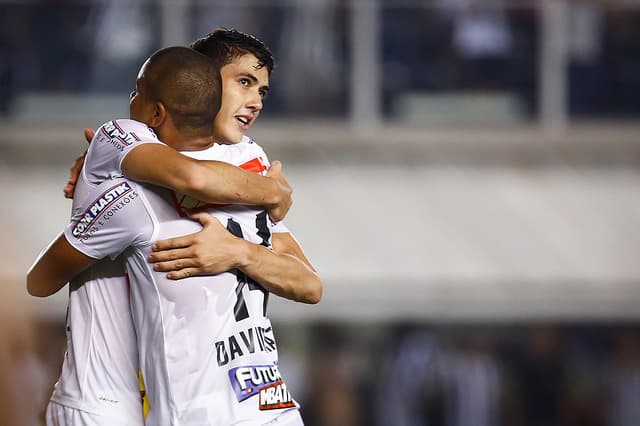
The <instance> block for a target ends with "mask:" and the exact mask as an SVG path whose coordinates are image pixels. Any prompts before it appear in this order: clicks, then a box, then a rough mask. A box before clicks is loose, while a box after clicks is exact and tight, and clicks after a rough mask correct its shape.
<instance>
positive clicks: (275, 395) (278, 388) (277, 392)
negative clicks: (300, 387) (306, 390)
mask: <svg viewBox="0 0 640 426" xmlns="http://www.w3.org/2000/svg"><path fill="white" fill-rule="evenodd" d="M295 406H296V403H295V402H294V400H293V398H292V397H291V394H290V393H289V391H288V390H287V385H285V384H284V382H283V381H282V380H280V381H278V382H275V383H274V384H272V385H269V386H266V387H263V388H262V389H260V397H259V402H258V408H259V409H260V410H277V409H280V408H291V407H295Z"/></svg>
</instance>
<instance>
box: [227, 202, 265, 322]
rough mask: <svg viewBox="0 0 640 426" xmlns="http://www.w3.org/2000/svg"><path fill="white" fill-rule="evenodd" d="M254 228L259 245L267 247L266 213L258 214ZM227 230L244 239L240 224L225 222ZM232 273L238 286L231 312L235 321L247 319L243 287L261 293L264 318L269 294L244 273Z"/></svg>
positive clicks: (232, 221) (229, 220)
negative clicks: (259, 240)
mask: <svg viewBox="0 0 640 426" xmlns="http://www.w3.org/2000/svg"><path fill="white" fill-rule="evenodd" d="M256 228H258V236H259V237H260V238H262V242H261V243H260V244H261V245H263V246H265V247H268V246H269V237H270V236H271V233H270V232H269V228H268V227H267V212H261V213H259V214H258V216H257V217H256ZM227 229H228V230H229V232H231V233H232V234H233V235H235V236H236V237H238V238H244V235H243V234H242V228H240V224H239V223H238V222H236V221H235V220H233V219H231V218H229V219H228V220H227ZM234 273H235V275H236V279H237V280H238V285H237V287H236V303H235V305H233V312H234V314H235V317H236V321H242V320H243V319H246V318H249V311H248V310H247V303H246V302H245V300H244V294H243V292H242V290H244V287H245V286H248V287H249V291H252V290H258V291H261V292H262V293H263V300H264V302H263V304H262V315H264V316H266V315H267V302H268V300H269V293H268V292H267V291H266V290H265V289H264V288H263V287H262V286H261V285H260V284H258V283H257V282H255V281H254V280H253V279H251V278H249V277H248V276H247V275H246V274H245V273H244V272H242V271H238V270H236V271H234Z"/></svg>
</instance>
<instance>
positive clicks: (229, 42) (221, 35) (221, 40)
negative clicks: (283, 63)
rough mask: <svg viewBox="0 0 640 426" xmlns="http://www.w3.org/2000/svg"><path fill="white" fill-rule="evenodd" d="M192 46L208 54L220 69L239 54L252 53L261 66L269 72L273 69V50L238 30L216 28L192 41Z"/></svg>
mask: <svg viewBox="0 0 640 426" xmlns="http://www.w3.org/2000/svg"><path fill="white" fill-rule="evenodd" d="M191 48H192V49H195V50H197V51H198V52H200V53H202V54H204V55H206V56H208V57H209V58H210V59H211V60H213V63H214V64H215V66H216V67H217V68H218V69H220V68H222V67H223V66H225V65H227V64H229V63H231V62H232V61H233V60H234V59H236V58H237V57H239V56H242V55H245V54H247V53H251V54H253V55H254V56H255V57H256V58H257V59H258V65H259V67H260V68H262V67H266V68H267V71H268V72H269V74H271V71H273V67H274V63H273V54H272V53H271V50H269V48H268V47H267V46H266V45H265V44H264V43H263V42H262V41H260V40H258V39H257V38H256V37H255V36H253V35H251V34H246V33H243V32H241V31H238V30H234V29H229V28H216V29H214V30H213V31H211V32H210V33H209V34H207V35H205V36H203V37H201V38H199V39H198V40H196V41H194V42H193V43H191Z"/></svg>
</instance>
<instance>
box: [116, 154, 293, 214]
mask: <svg viewBox="0 0 640 426" xmlns="http://www.w3.org/2000/svg"><path fill="white" fill-rule="evenodd" d="M122 171H123V173H124V175H125V176H126V177H128V178H129V179H133V180H137V181H140V182H146V183H151V184H154V185H159V186H163V187H165V188H169V189H173V190H175V191H178V192H180V193H182V194H186V195H189V196H191V197H193V198H196V199H198V200H201V201H204V202H207V203H216V204H251V205H260V206H265V207H266V206H268V205H272V204H278V203H279V202H280V197H282V196H283V194H282V192H283V191H282V190H281V188H280V187H279V185H278V183H277V182H276V181H275V180H274V179H272V178H269V177H264V176H261V175H258V174H255V173H250V172H247V171H245V170H242V169H241V168H239V167H236V166H233V165H231V164H228V163H224V162H222V161H199V160H195V159H193V158H190V157H187V156H185V155H182V154H180V153H179V152H177V151H175V150H174V149H173V148H170V147H168V146H166V145H162V144H144V145H141V146H139V147H137V148H136V149H134V150H132V151H131V152H130V153H129V154H128V155H127V156H126V157H125V158H124V160H123V162H122Z"/></svg>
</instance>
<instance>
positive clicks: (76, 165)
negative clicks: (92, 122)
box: [62, 128, 96, 198]
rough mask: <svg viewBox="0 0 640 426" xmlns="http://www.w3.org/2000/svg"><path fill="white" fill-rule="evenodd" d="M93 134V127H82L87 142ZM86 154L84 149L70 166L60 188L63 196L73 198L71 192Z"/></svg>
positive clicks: (89, 141) (74, 187)
mask: <svg viewBox="0 0 640 426" xmlns="http://www.w3.org/2000/svg"><path fill="white" fill-rule="evenodd" d="M95 134H96V132H95V131H94V130H93V129H89V128H86V129H84V138H85V139H86V141H87V143H91V140H92V139H93V136H94V135H95ZM86 156H87V151H85V152H84V153H83V154H82V155H81V156H79V157H78V158H76V160H75V161H74V162H73V166H71V169H70V172H71V173H70V175H69V181H68V182H67V184H66V185H65V187H64V189H63V190H62V191H63V192H64V197H65V198H73V193H74V192H75V190H76V184H77V183H78V176H80V170H82V166H83V165H84V158H85V157H86Z"/></svg>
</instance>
